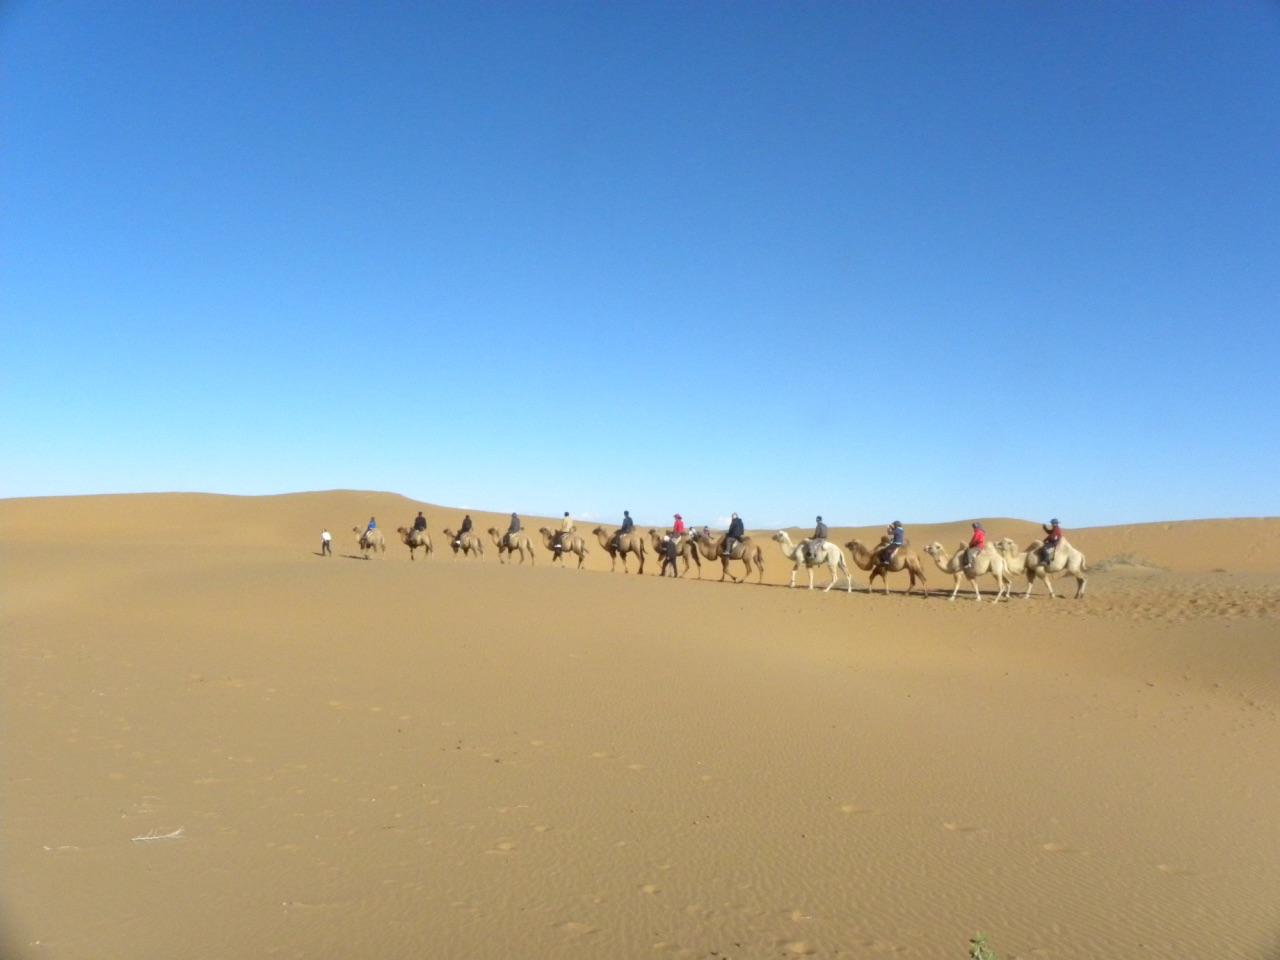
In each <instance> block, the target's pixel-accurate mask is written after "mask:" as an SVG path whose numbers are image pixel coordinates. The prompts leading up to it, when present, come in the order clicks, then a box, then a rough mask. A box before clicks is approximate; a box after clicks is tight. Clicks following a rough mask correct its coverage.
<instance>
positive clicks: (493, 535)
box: [489, 527, 498, 537]
mask: <svg viewBox="0 0 1280 960" xmlns="http://www.w3.org/2000/svg"><path fill="white" fill-rule="evenodd" d="M497 535H498V531H497V530H496V529H494V528H493V527H490V528H489V536H491V537H496V536H497Z"/></svg>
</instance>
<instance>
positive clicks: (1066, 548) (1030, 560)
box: [996, 537, 1089, 600]
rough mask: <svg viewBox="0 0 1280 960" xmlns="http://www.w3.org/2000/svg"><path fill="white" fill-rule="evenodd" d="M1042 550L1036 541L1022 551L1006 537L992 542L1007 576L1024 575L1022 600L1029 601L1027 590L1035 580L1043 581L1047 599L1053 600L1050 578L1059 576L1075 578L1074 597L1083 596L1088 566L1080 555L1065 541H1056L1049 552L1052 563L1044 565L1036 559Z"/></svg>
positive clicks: (1087, 579)
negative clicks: (1052, 549) (1007, 570)
mask: <svg viewBox="0 0 1280 960" xmlns="http://www.w3.org/2000/svg"><path fill="white" fill-rule="evenodd" d="M1043 547H1044V541H1042V540H1036V541H1033V542H1032V544H1031V545H1030V546H1029V547H1027V548H1026V550H1023V549H1022V548H1020V547H1019V546H1018V545H1017V544H1016V543H1014V542H1013V541H1012V540H1010V539H1009V538H1008V537H1005V538H1004V539H1003V540H1001V541H999V542H998V543H996V549H997V550H998V551H999V552H1000V555H1001V556H1002V557H1004V562H1005V565H1006V566H1007V567H1008V568H1009V574H1010V576H1017V575H1019V574H1024V575H1025V576H1026V578H1027V592H1026V594H1024V597H1023V598H1024V599H1030V598H1031V590H1032V589H1033V588H1034V587H1035V585H1036V581H1037V580H1043V581H1044V585H1045V586H1046V587H1048V588H1049V596H1051V597H1055V598H1056V597H1057V596H1058V595H1057V594H1056V593H1054V591H1053V578H1054V577H1055V576H1058V575H1060V574H1070V575H1071V576H1073V577H1075V578H1076V597H1075V598H1076V599H1077V600H1079V599H1080V598H1081V597H1083V596H1084V588H1085V584H1087V583H1088V582H1089V578H1088V576H1086V574H1087V573H1088V565H1087V564H1086V563H1085V559H1084V554H1083V553H1081V552H1080V551H1079V550H1077V549H1076V548H1075V547H1073V546H1071V544H1069V543H1067V541H1066V540H1059V541H1058V546H1057V547H1056V548H1055V549H1054V551H1053V560H1052V561H1050V563H1049V564H1048V565H1047V566H1046V565H1045V562H1044V561H1043V560H1042V559H1041V558H1040V550H1041V548H1043Z"/></svg>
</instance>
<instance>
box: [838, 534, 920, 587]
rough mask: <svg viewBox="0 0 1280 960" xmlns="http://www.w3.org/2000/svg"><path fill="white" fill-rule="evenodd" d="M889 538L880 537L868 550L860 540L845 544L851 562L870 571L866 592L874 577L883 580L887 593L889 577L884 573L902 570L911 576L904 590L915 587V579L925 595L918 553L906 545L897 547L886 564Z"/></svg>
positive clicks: (872, 584)
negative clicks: (885, 553)
mask: <svg viewBox="0 0 1280 960" xmlns="http://www.w3.org/2000/svg"><path fill="white" fill-rule="evenodd" d="M888 543H889V538H888V537H881V538H880V544H879V546H877V547H876V549H875V550H868V549H867V547H866V546H865V545H864V544H863V543H862V541H860V540H850V541H849V542H848V543H846V544H845V546H846V547H848V548H849V553H850V555H851V556H852V557H853V562H854V563H855V564H856V565H857V566H858V568H859V569H861V570H867V571H870V573H871V578H870V579H869V580H868V581H867V593H870V592H871V590H872V588H873V587H874V586H875V585H876V577H879V578H880V579H881V580H883V581H884V592H885V594H886V595H887V594H888V593H889V578H888V577H886V576H885V574H886V573H901V572H902V571H903V570H905V571H907V574H908V575H909V576H910V577H911V585H910V586H909V587H907V589H906V592H907V593H910V592H911V591H912V590H914V589H915V588H916V580H919V581H920V583H921V587H920V592H921V593H923V594H924V595H925V596H926V597H927V596H928V595H929V590H928V588H927V587H925V586H924V584H925V583H926V582H927V581H926V578H925V575H924V564H922V563H921V562H920V555H919V554H918V553H916V552H915V551H914V550H912V549H911V548H910V547H908V546H905V545H904V546H901V547H899V548H898V549H897V550H896V551H895V552H894V554H893V559H892V560H890V561H889V562H888V563H887V564H886V563H885V562H884V548H885V547H886V546H887V545H888Z"/></svg>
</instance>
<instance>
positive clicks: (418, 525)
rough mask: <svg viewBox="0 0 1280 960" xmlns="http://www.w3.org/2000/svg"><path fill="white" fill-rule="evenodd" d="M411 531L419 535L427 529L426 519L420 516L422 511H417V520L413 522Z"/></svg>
mask: <svg viewBox="0 0 1280 960" xmlns="http://www.w3.org/2000/svg"><path fill="white" fill-rule="evenodd" d="M413 529H414V530H416V531H418V532H419V533H421V532H422V531H423V530H426V529H427V518H426V517H424V516H423V515H422V511H421V510H419V511H418V516H417V519H415V520H414V521H413Z"/></svg>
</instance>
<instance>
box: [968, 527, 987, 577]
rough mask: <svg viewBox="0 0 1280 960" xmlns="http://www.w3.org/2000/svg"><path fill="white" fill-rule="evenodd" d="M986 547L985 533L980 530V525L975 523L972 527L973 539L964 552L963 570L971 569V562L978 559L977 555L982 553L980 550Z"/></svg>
mask: <svg viewBox="0 0 1280 960" xmlns="http://www.w3.org/2000/svg"><path fill="white" fill-rule="evenodd" d="M986 545H987V534H986V531H985V530H983V529H982V524H980V523H975V524H974V525H973V537H972V538H971V539H970V540H969V548H968V549H967V550H965V552H964V568H965V569H966V570H972V569H973V562H974V561H975V560H976V559H977V558H978V554H980V553H981V552H982V548H983V547H985V546H986Z"/></svg>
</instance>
